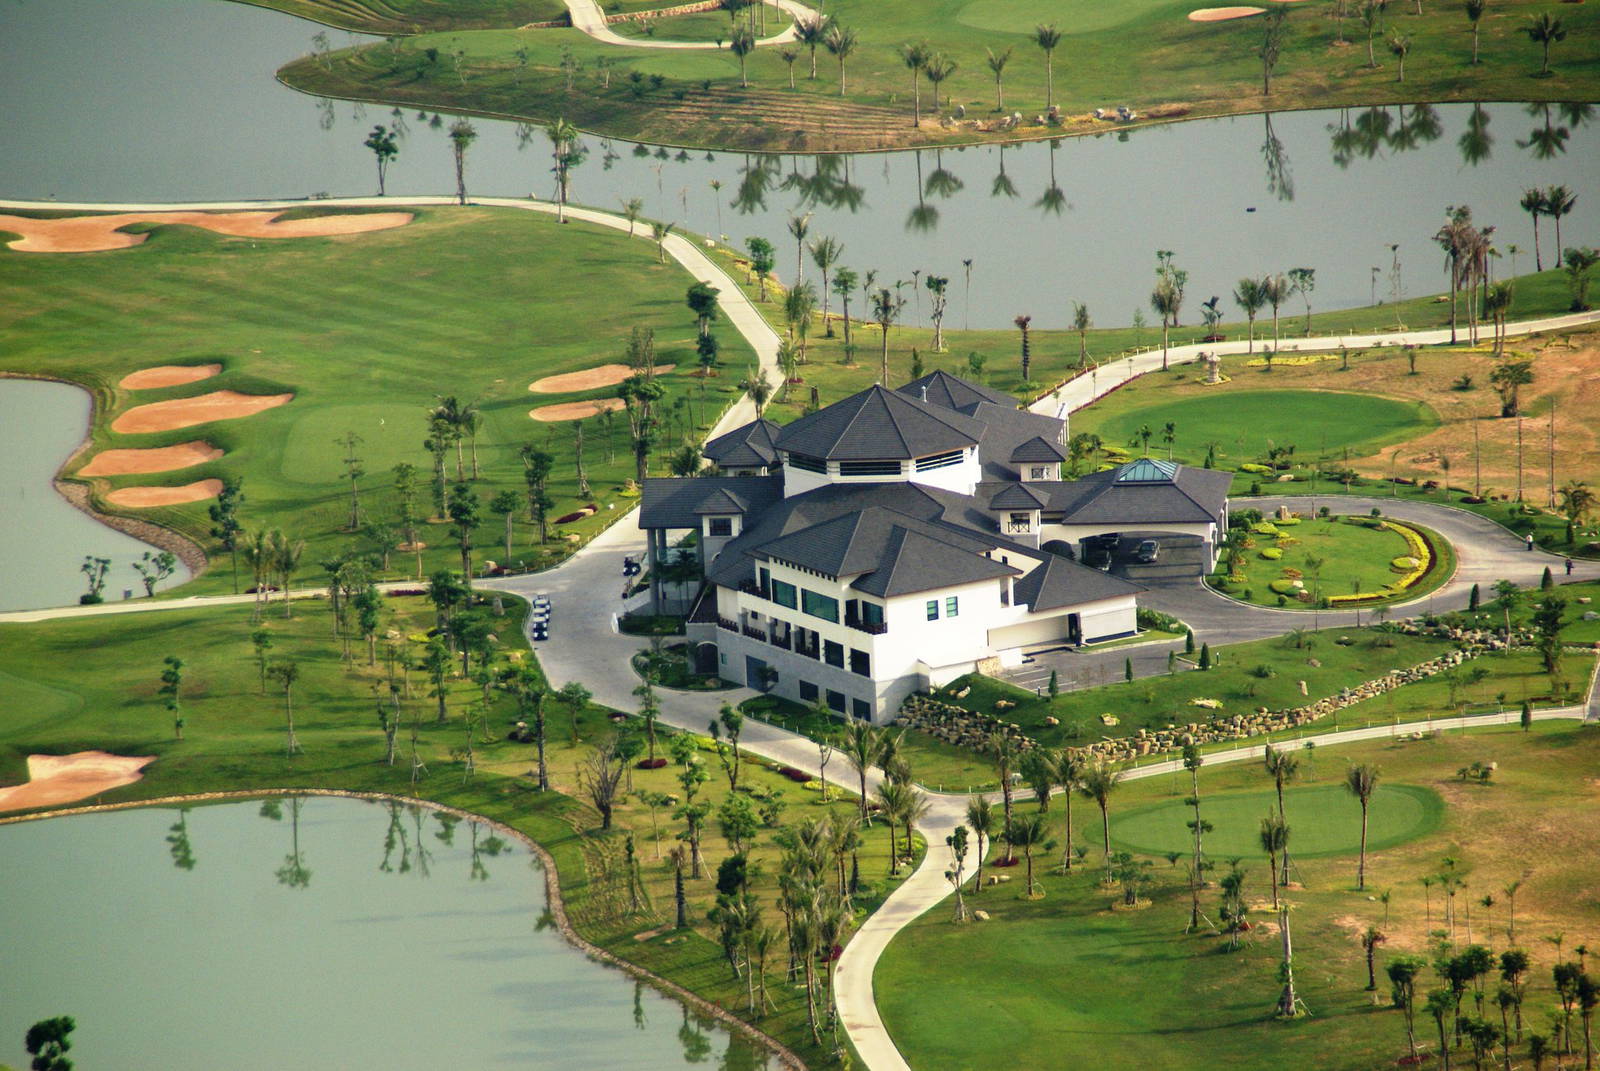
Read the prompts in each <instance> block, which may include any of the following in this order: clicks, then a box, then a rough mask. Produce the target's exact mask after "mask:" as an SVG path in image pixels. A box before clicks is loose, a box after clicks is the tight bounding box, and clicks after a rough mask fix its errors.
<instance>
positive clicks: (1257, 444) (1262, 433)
mask: <svg viewBox="0 0 1600 1071" xmlns="http://www.w3.org/2000/svg"><path fill="white" fill-rule="evenodd" d="M1211 389H1212V390H1216V391H1217V393H1215V394H1204V395H1198V396H1191V397H1187V398H1170V397H1169V396H1168V392H1166V391H1162V390H1161V389H1159V388H1157V389H1154V390H1151V389H1149V388H1146V389H1144V390H1142V391H1140V390H1135V391H1133V392H1131V393H1130V391H1129V388H1127V387H1125V388H1123V389H1122V390H1121V391H1118V392H1117V393H1116V394H1113V395H1112V396H1111V397H1110V398H1109V399H1107V402H1104V403H1101V404H1099V405H1095V406H1090V407H1089V408H1088V409H1087V410H1085V411H1083V412H1081V413H1079V414H1077V416H1076V417H1075V419H1074V421H1073V431H1075V432H1078V431H1087V432H1094V433H1095V434H1097V435H1099V436H1100V437H1101V438H1102V439H1104V440H1105V442H1106V444H1107V445H1109V446H1123V445H1125V444H1127V443H1129V442H1131V441H1132V440H1133V438H1134V435H1135V433H1137V432H1138V431H1139V429H1140V427H1141V426H1143V425H1149V426H1150V427H1151V428H1152V429H1154V431H1155V437H1153V438H1152V439H1151V443H1150V445H1151V448H1152V449H1159V441H1160V440H1159V436H1160V434H1161V429H1162V428H1163V427H1164V426H1166V425H1167V424H1168V423H1171V424H1172V425H1173V426H1174V431H1175V432H1176V435H1177V443H1176V448H1177V453H1178V455H1179V456H1181V457H1183V458H1185V459H1186V460H1190V461H1193V462H1198V461H1200V459H1201V458H1202V457H1203V456H1204V455H1205V451H1206V444H1208V443H1215V444H1216V449H1217V458H1218V464H1219V466H1221V465H1222V464H1223V463H1224V462H1227V463H1232V464H1238V463H1240V462H1244V461H1254V460H1258V459H1260V458H1262V457H1263V456H1265V454H1266V452H1267V450H1268V449H1269V448H1270V447H1272V446H1282V445H1289V444H1292V445H1293V446H1294V447H1295V457H1296V459H1303V458H1311V457H1316V456H1318V455H1319V454H1321V455H1324V456H1334V455H1336V454H1338V453H1340V452H1342V451H1343V450H1344V449H1346V448H1347V447H1348V448H1349V450H1350V452H1351V454H1352V455H1360V454H1365V453H1370V452H1372V451H1373V450H1376V449H1378V448H1379V447H1382V446H1385V445H1387V444H1389V443H1394V442H1400V441H1402V440H1404V439H1409V438H1412V437H1414V436H1417V435H1421V434H1422V433H1423V432H1425V431H1428V430H1429V429H1431V428H1434V427H1437V426H1438V424H1439V417H1438V415H1437V414H1436V413H1434V411H1433V410H1432V409H1431V408H1430V407H1428V406H1426V405H1422V404H1419V403H1415V402H1402V401H1397V400H1395V399H1393V398H1381V397H1376V396H1374V395H1370V394H1349V393H1346V392H1344V391H1322V390H1275V391H1267V390H1231V389H1228V388H1226V387H1224V388H1220V389H1219V388H1211Z"/></svg>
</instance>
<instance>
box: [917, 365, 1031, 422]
mask: <svg viewBox="0 0 1600 1071" xmlns="http://www.w3.org/2000/svg"><path fill="white" fill-rule="evenodd" d="M899 392H900V393H901V394H908V395H910V396H911V397H913V398H916V399H918V400H919V401H924V402H928V403H929V404H931V405H937V406H942V407H943V408H945V409H954V410H955V411H956V412H958V413H967V414H969V415H970V413H971V410H972V407H973V406H975V405H977V404H978V403H979V402H992V403H993V404H995V405H1003V406H1005V407H1007V408H1009V409H1015V408H1016V407H1017V400H1016V399H1015V398H1013V397H1012V396H1011V395H1009V394H1004V393H1002V392H1000V391H997V390H993V389H991V388H989V387H985V386H984V385H983V384H981V383H974V382H972V380H970V379H962V378H961V377H960V376H953V375H951V374H950V373H949V372H944V371H937V370H936V371H933V372H929V373H928V374H927V375H925V376H923V377H922V378H921V379H913V380H912V381H911V382H910V383H907V384H906V385H905V386H903V387H901V388H900V389H899Z"/></svg>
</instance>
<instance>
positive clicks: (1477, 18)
mask: <svg viewBox="0 0 1600 1071" xmlns="http://www.w3.org/2000/svg"><path fill="white" fill-rule="evenodd" d="M1461 10H1463V11H1465V12H1466V13H1467V21H1468V22H1470V23H1472V65H1473V66H1474V67H1476V66H1477V65H1478V62H1479V61H1478V23H1479V22H1481V21H1483V13H1484V12H1485V11H1487V10H1489V0H1466V3H1464V4H1462V5H1461Z"/></svg>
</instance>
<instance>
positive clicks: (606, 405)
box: [528, 398, 622, 422]
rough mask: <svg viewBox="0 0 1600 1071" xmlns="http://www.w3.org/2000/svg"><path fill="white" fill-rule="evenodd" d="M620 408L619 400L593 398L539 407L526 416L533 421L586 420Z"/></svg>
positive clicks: (620, 400) (620, 401)
mask: <svg viewBox="0 0 1600 1071" xmlns="http://www.w3.org/2000/svg"><path fill="white" fill-rule="evenodd" d="M621 408H622V399H621V398H594V399H591V400H589V401H587V402H562V403H561V404H560V405H541V406H540V407H539V408H537V409H530V410H528V416H530V417H532V418H533V419H534V420H543V421H547V422H550V421H556V420H587V419H588V418H589V417H592V416H597V415H598V414H600V413H604V412H606V411H607V410H610V411H611V412H615V411H616V410H618V409H621Z"/></svg>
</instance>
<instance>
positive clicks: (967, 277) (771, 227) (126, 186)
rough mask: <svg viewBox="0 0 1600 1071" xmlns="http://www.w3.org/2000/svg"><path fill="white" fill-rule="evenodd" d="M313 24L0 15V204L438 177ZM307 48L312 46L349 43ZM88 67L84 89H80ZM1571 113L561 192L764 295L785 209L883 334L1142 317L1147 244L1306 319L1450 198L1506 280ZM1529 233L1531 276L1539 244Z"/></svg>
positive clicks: (130, 6)
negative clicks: (889, 303)
mask: <svg viewBox="0 0 1600 1071" xmlns="http://www.w3.org/2000/svg"><path fill="white" fill-rule="evenodd" d="M86 27H87V28H90V29H91V30H92V32H89V33H85V32H84V30H85V28H86ZM318 29H319V27H317V26H316V25H315V24H312V23H309V22H305V21H303V20H300V19H296V18H293V17H291V16H287V15H283V14H280V13H277V12H272V11H266V10H262V9H259V8H254V7H249V6H246V5H243V4H235V3H227V2H223V0H211V2H206V3H194V2H192V0H183V2H180V0H123V2H119V3H117V4H114V5H107V4H103V3H96V2H95V0H17V2H13V3H11V4H8V5H7V7H6V30H7V34H8V39H9V40H10V42H11V45H12V48H11V59H10V61H9V62H8V63H7V64H5V65H4V66H3V67H0V96H3V98H4V99H5V100H6V102H7V106H8V108H7V121H6V123H5V124H3V126H0V159H4V160H5V161H6V168H5V175H4V178H3V180H0V197H17V198H55V199H58V200H88V201H121V202H128V201H144V200H155V201H178V200H195V199H201V200H212V199H237V198H291V197H307V196H313V195H318V194H329V195H365V194H371V193H373V192H375V187H376V178H375V170H374V165H373V159H372V156H371V153H370V152H369V151H368V150H367V149H365V148H363V147H362V144H361V143H362V141H363V140H364V139H365V137H366V136H367V133H368V131H370V130H371V128H372V127H373V125H374V124H378V123H382V124H385V125H395V126H397V127H398V129H399V131H400V133H401V135H402V138H401V150H400V155H399V158H398V159H397V160H396V161H395V163H394V165H393V167H392V169H391V172H390V176H389V189H390V191H391V192H393V193H401V194H406V193H444V192H448V191H449V190H451V189H453V186H454V181H453V177H452V171H451V160H450V153H449V149H448V146H447V142H446V139H445V134H444V129H443V127H444V123H443V122H442V121H440V120H439V119H438V117H437V116H435V115H434V114H433V113H431V112H418V111H417V110H416V109H407V110H404V111H400V112H398V113H396V112H395V111H394V110H392V109H390V108H387V107H380V106H376V105H360V104H351V103H348V102H333V101H325V100H317V99H313V98H310V97H306V96H302V95H301V94H298V93H296V92H294V91H292V90H289V89H287V88H285V87H283V86H281V85H279V84H278V83H277V82H276V81H275V80H274V79H273V72H274V70H275V69H276V68H277V67H278V66H279V65H280V64H282V63H283V62H285V61H286V60H288V59H291V58H293V57H294V56H296V55H299V54H302V53H305V52H308V51H309V50H310V46H311V37H312V35H313V34H314V33H316V32H317V31H318ZM330 37H331V38H332V39H333V43H334V44H335V46H341V45H343V44H347V43H349V42H351V41H353V40H356V38H355V35H350V34H346V33H343V32H342V31H332V32H330ZM88 70H92V71H94V72H95V77H94V78H86V77H83V76H82V72H83V71H88ZM107 86H115V87H116V91H115V92H107V91H106V87H107ZM1593 115H1594V112H1593V109H1592V108H1591V107H1590V106H1587V105H1578V106H1557V105H1549V106H1546V105H1537V106H1523V105H1517V104H1496V105H1488V106H1485V107H1479V108H1475V107H1473V106H1471V105H1448V106H1438V107H1428V106H1417V107H1406V108H1371V109H1355V110H1350V111H1312V112H1299V113H1285V114H1279V115H1274V116H1268V117H1263V116H1260V115H1256V116H1243V117H1238V118H1230V119H1215V120H1202V121H1195V122H1187V123H1179V124H1174V125H1169V126H1160V127H1152V128H1149V129H1142V130H1141V129H1134V130H1111V129H1108V130H1107V132H1106V133H1105V134H1103V135H1100V136H1098V137H1088V138H1074V139H1064V140H1061V141H1059V142H1057V143H1046V142H1032V143H1028V144H1025V145H1019V146H1015V147H1011V148H1005V149H1002V148H1000V147H998V146H983V147H973V148H969V149H964V150H963V149H951V150H944V151H942V152H941V151H923V152H897V153H882V154H868V155H854V156H835V157H815V156H805V157H797V156H760V155H745V154H737V153H712V154H707V153H704V152H693V151H678V150H675V149H665V148H658V147H652V146H636V145H632V144H626V143H620V142H617V143H612V142H607V141H604V140H602V139H599V138H595V137H589V138H587V139H586V144H587V145H588V148H589V156H588V158H587V160H586V161H585V163H584V164H583V165H581V166H580V167H579V168H578V169H577V170H576V171H575V172H574V185H573V196H574V198H575V199H577V200H579V201H583V202H586V203H589V204H593V205H596V206H598V207H602V208H609V209H615V208H616V207H617V205H618V203H619V201H620V200H622V199H628V198H634V197H638V198H641V199H642V200H643V201H644V203H645V209H644V211H645V214H646V215H647V216H653V217H656V218H661V219H666V220H671V221H675V222H677V223H678V224H679V225H680V226H683V227H686V228H688V229H690V230H694V231H699V232H701V233H706V234H725V235H727V236H728V238H729V239H730V240H731V241H732V242H733V243H735V244H737V245H739V246H741V247H742V245H743V243H744V241H745V239H746V238H748V237H749V236H752V235H759V236H763V237H766V238H767V239H769V240H771V241H773V242H774V243H775V244H776V246H777V248H778V254H779V255H778V271H779V275H780V276H781V277H782V278H783V279H785V280H789V279H792V277H793V275H794V271H795V246H794V243H793V241H792V239H790V238H789V236H788V233H787V230H786V223H787V220H788V218H789V216H790V215H791V214H793V213H804V212H811V213H813V214H814V218H813V220H812V223H811V232H810V233H811V236H812V237H820V236H823V235H831V236H834V237H837V238H839V239H840V240H841V241H842V242H843V243H844V246H845V252H844V257H843V261H842V263H844V264H845V265H848V266H849V267H851V268H853V269H855V270H856V271H858V272H860V273H864V272H866V271H869V270H871V271H876V272H877V278H878V280H879V281H880V283H889V284H892V283H894V282H895V281H897V280H904V281H906V282H907V283H908V284H911V286H910V287H908V289H907V290H906V291H904V294H905V297H906V300H907V307H906V318H907V319H908V320H912V321H919V320H925V319H926V314H927V312H928V307H929V302H928V299H927V296H926V294H925V293H921V292H920V291H921V289H922V288H921V287H920V286H918V285H917V284H919V283H920V282H921V280H922V279H923V278H924V277H925V276H927V275H941V276H944V277H946V278H948V279H949V280H950V281H951V282H950V294H951V304H950V311H949V314H948V317H947V321H946V322H947V324H948V325H950V326H958V325H962V326H964V325H970V326H973V327H980V326H981V327H1009V326H1010V324H1011V322H1012V319H1013V318H1014V317H1015V316H1017V315H1020V314H1028V315H1031V316H1033V317H1034V323H1035V326H1039V327H1060V326H1063V325H1064V324H1066V323H1067V322H1068V321H1069V320H1070V319H1071V316H1072V303H1073V302H1074V301H1081V302H1084V303H1085V304H1086V305H1087V306H1088V308H1089V311H1090V314H1091V316H1092V317H1093V319H1094V321H1095V323H1096V324H1098V325H1100V326H1108V327H1109V326H1117V325H1124V324H1127V323H1129V322H1131V321H1132V319H1133V316H1134V312H1135V310H1136V309H1138V310H1142V315H1144V316H1145V317H1146V318H1147V319H1148V318H1151V317H1152V316H1153V315H1154V314H1153V313H1151V312H1150V310H1149V308H1148V305H1147V300H1146V299H1147V298H1148V295H1149V291H1150V289H1151V285H1152V282H1153V274H1154V269H1155V264H1156V259H1155V254H1156V251H1157V250H1158V249H1166V250H1172V251H1173V252H1174V253H1175V258H1176V262H1177V263H1178V265H1179V266H1180V267H1183V268H1186V269H1188V270H1189V271H1190V273H1191V274H1190V280H1189V286H1188V294H1189V302H1188V306H1189V307H1188V309H1187V310H1186V311H1185V314H1184V318H1185V320H1194V319H1197V318H1198V312H1197V311H1196V310H1197V309H1198V307H1199V304H1200V302H1201V301H1202V300H1204V299H1205V298H1206V297H1207V296H1210V295H1212V294H1218V295H1222V296H1223V297H1224V298H1226V297H1227V296H1228V294H1229V293H1230V291H1231V289H1232V286H1233V285H1234V283H1235V282H1236V281H1237V280H1238V279H1239V277H1241V276H1243V275H1247V274H1253V275H1260V274H1262V273H1264V272H1268V271H1287V270H1288V269H1289V268H1293V267H1310V268H1313V269H1315V271H1316V289H1315V292H1314V304H1315V307H1316V308H1318V309H1331V308H1344V307H1350V306H1354V305H1362V304H1367V303H1369V302H1372V301H1377V300H1387V299H1389V298H1391V297H1393V296H1396V295H1399V296H1410V297H1414V296H1417V295H1419V294H1424V293H1431V292H1435V291H1438V290H1441V289H1443V288H1444V286H1445V285H1446V284H1445V278H1444V274H1443V269H1442V267H1441V265H1442V257H1441V255H1440V254H1439V251H1438V249H1437V248H1436V247H1435V246H1434V245H1433V243H1432V241H1431V236H1432V235H1433V233H1434V232H1435V231H1436V230H1437V229H1438V227H1439V225H1440V224H1441V222H1442V221H1443V217H1444V212H1445V208H1446V206H1448V205H1459V204H1466V205H1470V206H1471V207H1472V208H1473V209H1474V211H1475V213H1476V217H1477V219H1478V221H1479V222H1480V223H1490V224H1493V225H1495V226H1496V227H1497V231H1496V236H1497V244H1499V246H1500V248H1501V249H1502V251H1503V252H1505V251H1508V250H1509V248H1510V246H1511V245H1513V244H1514V245H1516V246H1518V247H1519V249H1520V250H1522V251H1523V252H1522V253H1521V254H1519V255H1517V256H1510V255H1507V256H1506V257H1504V258H1503V259H1502V260H1501V261H1500V263H1499V266H1498V270H1499V271H1501V272H1510V271H1512V270H1516V271H1526V270H1528V269H1530V268H1531V266H1532V264H1533V257H1532V250H1533V244H1534V243H1533V228H1532V221H1531V219H1530V217H1529V216H1528V215H1527V214H1526V213H1524V212H1523V211H1522V210H1521V209H1520V208H1519V207H1518V203H1517V202H1518V199H1519V197H1520V195H1521V193H1522V190H1523V189H1524V188H1525V187H1527V186H1534V185H1538V186H1549V185H1554V184H1565V185H1568V186H1571V187H1573V188H1574V189H1577V190H1579V191H1584V190H1588V189H1591V188H1592V186H1593V180H1594V178H1595V168H1594V162H1593V161H1594V148H1593V145H1592V143H1591V142H1590V141H1589V139H1590V138H1592V137H1593V134H1592V132H1591V130H1590V129H1589V126H1590V124H1591V122H1592V119H1593ZM474 123H475V125H476V126H477V128H478V130H479V132H480V135H481V136H480V137H479V139H478V141H477V142H476V143H475V144H474V145H473V147H472V150H471V153H470V156H469V162H468V182H469V187H470V189H471V190H472V191H473V192H476V193H478V194H482V195H489V194H494V195H508V196H526V195H528V194H529V193H530V192H536V193H538V194H539V195H541V196H549V195H550V194H551V193H552V189H553V179H552V177H551V174H550V158H549V146H548V143H547V140H546V138H545V137H544V135H543V133H542V132H540V131H538V130H537V129H535V128H531V127H519V125H518V124H515V123H511V122H500V121H495V120H487V119H477V120H474ZM1585 144H1589V145H1590V148H1589V149H1584V148H1583V146H1584V145H1585ZM40 146H48V147H49V151H47V152H45V151H39V147H40ZM1586 161H1587V162H1586ZM1549 229H1550V228H1549V227H1548V226H1546V228H1545V230H1546V231H1547V232H1548V231H1549ZM1563 230H1564V237H1565V238H1566V239H1567V241H1568V243H1569V244H1570V243H1571V242H1573V241H1584V242H1593V241H1595V240H1596V236H1597V232H1600V198H1596V197H1593V196H1580V197H1579V198H1578V203H1577V206H1576V208H1575V209H1574V211H1573V212H1572V214H1571V215H1570V216H1568V217H1567V218H1566V219H1565V220H1564V221H1563ZM1542 237H1543V239H1544V252H1545V263H1546V264H1549V263H1550V262H1551V252H1552V247H1553V245H1554V242H1553V240H1552V236H1551V235H1550V234H1549V233H1546V234H1544V235H1543V236H1542ZM1391 247H1398V248H1397V249H1392V248H1391ZM968 262H970V264H969V263H968ZM1397 265H1398V271H1396V270H1395V269H1396V267H1397ZM969 269H970V271H969ZM806 271H807V273H808V275H810V276H811V277H812V278H815V271H814V269H813V268H811V267H810V266H809V265H808V266H807V268H806ZM913 287H914V288H915V290H913V289H912V288H913ZM914 292H915V296H913V293H914ZM1224 304H1225V306H1227V307H1229V309H1230V314H1231V312H1232V309H1231V305H1230V304H1229V303H1227V302H1226V301H1225V303H1224Z"/></svg>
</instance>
